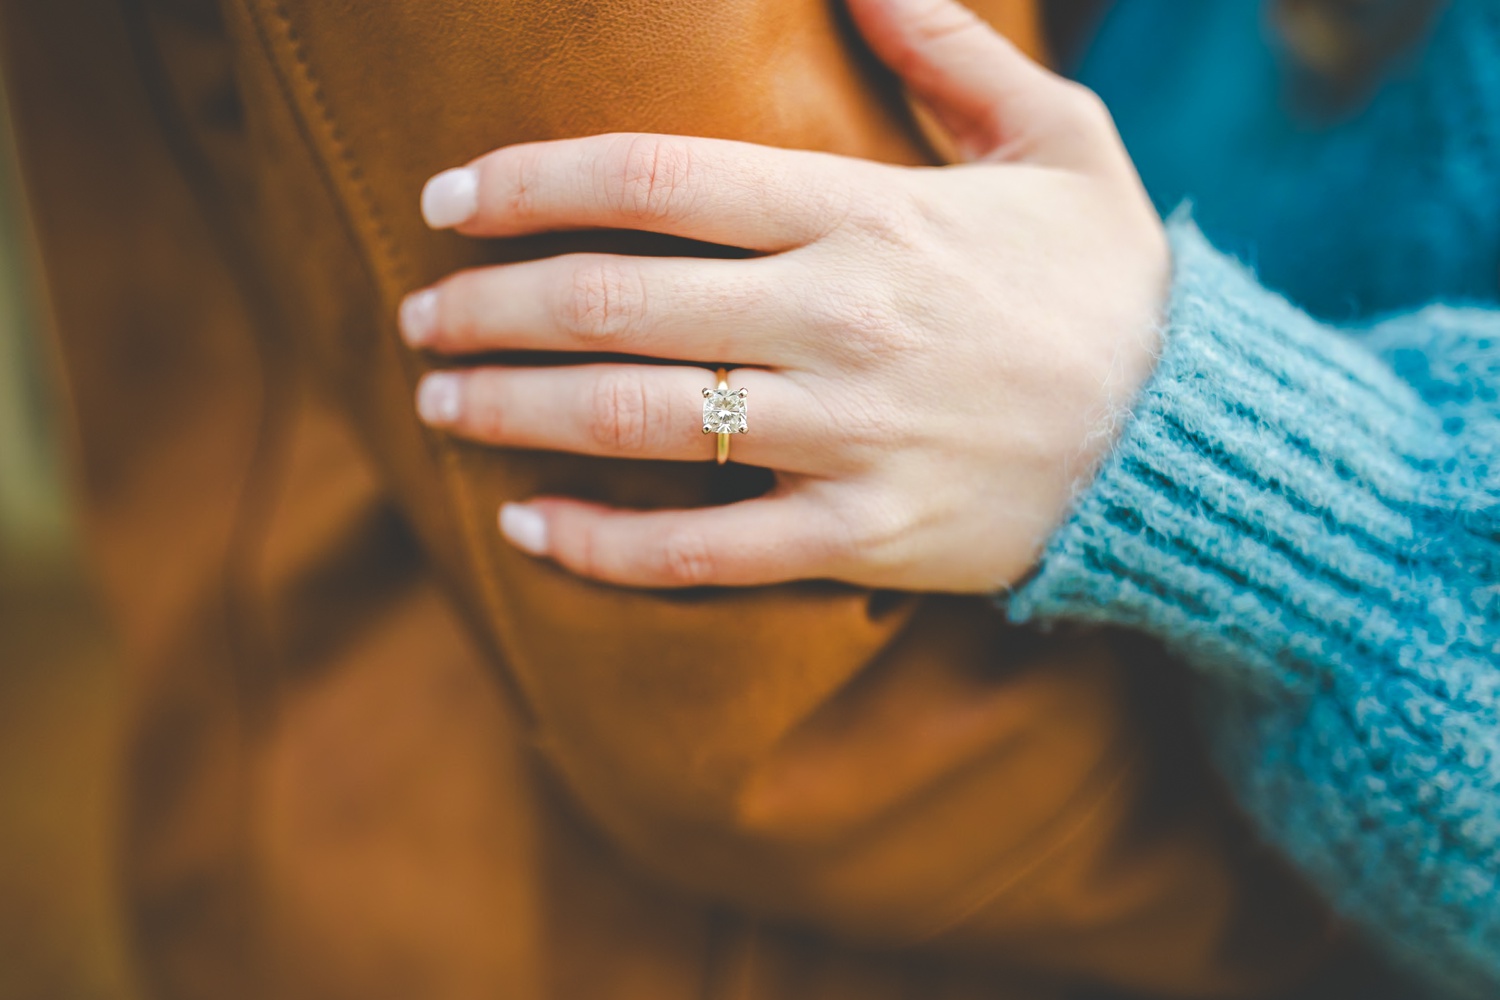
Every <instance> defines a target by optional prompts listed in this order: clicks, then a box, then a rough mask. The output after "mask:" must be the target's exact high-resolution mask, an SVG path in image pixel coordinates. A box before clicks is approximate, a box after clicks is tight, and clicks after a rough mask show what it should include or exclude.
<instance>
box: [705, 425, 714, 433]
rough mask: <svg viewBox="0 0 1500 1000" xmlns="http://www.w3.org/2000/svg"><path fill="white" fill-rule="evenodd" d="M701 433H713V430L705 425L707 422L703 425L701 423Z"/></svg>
mask: <svg viewBox="0 0 1500 1000" xmlns="http://www.w3.org/2000/svg"><path fill="white" fill-rule="evenodd" d="M703 433H705V434H712V433H713V431H711V430H709V428H708V425H707V424H704V425H703Z"/></svg>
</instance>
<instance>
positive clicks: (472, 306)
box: [436, 271, 483, 342]
mask: <svg viewBox="0 0 1500 1000" xmlns="http://www.w3.org/2000/svg"><path fill="white" fill-rule="evenodd" d="M482 285H483V282H482V279H481V278H480V276H479V275H478V274H477V273H475V272H473V271H459V272H458V273H457V274H454V275H451V276H449V277H448V278H447V279H446V280H444V281H443V282H442V284H440V285H438V286H437V300H436V312H437V317H436V319H437V328H438V329H439V330H440V331H442V334H443V336H444V337H446V338H448V339H450V340H453V341H457V342H464V341H468V340H473V339H475V338H476V337H478V336H479V335H480V333H482V330H481V312H482V302H481V300H482V298H483V287H482Z"/></svg>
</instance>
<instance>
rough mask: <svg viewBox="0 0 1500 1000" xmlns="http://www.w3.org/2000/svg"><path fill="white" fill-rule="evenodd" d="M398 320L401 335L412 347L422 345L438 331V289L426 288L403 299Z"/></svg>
mask: <svg viewBox="0 0 1500 1000" xmlns="http://www.w3.org/2000/svg"><path fill="white" fill-rule="evenodd" d="M397 320H398V322H399V324H400V326H401V336H402V337H403V338H405V340H406V342H407V344H409V345H410V346H412V347H421V346H422V345H423V344H425V343H427V342H428V341H430V340H431V339H432V335H433V333H435V332H436V331H437V291H436V290H435V289H432V288H424V289H423V290H422V291H420V292H413V293H411V294H410V295H408V296H407V297H406V298H404V299H402V300H401V309H400V311H399V313H398V316H397Z"/></svg>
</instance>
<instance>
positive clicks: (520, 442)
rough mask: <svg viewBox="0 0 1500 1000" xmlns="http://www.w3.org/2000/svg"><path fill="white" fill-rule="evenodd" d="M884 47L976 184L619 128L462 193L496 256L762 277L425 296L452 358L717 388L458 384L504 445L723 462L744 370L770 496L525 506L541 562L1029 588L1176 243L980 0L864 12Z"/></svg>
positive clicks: (425, 337)
mask: <svg viewBox="0 0 1500 1000" xmlns="http://www.w3.org/2000/svg"><path fill="white" fill-rule="evenodd" d="M850 7H851V9H852V11H853V14H854V16H855V20H856V22H857V23H858V24H859V25H860V27H861V30H862V31H863V32H864V34H865V36H866V38H867V39H868V41H869V43H870V44H871V46H872V47H873V49H874V50H875V51H876V53H877V54H878V55H879V56H880V57H881V58H883V59H884V60H885V61H886V62H887V63H888V64H889V65H890V66H891V67H892V68H893V69H894V70H895V71H896V72H897V73H898V74H899V75H900V76H901V78H902V79H903V80H904V81H905V83H906V84H907V86H908V87H909V88H910V89H911V91H912V93H913V94H914V95H915V96H916V97H917V98H918V99H919V100H920V101H922V102H923V103H924V104H925V105H926V106H927V107H928V108H929V109H930V110H931V112H932V113H933V115H934V117H935V118H936V119H937V121H938V122H939V123H940V124H941V125H942V126H943V127H944V128H946V129H947V130H948V131H949V132H950V133H951V134H952V136H953V138H954V140H955V142H956V144H957V147H958V148H959V149H960V150H962V151H963V153H964V155H965V156H967V157H969V158H970V159H971V161H972V162H970V163H967V164H964V165H959V166H952V167H941V168H915V169H914V168H907V167H893V166H886V165H880V164H874V163H868V162H864V161H859V160H852V159H845V158H840V157H834V156H829V155H823V154H816V153H807V152H790V151H784V150H778V149H771V148H766V147H760V146H753V145H747V144H742V143H733V142H724V141H716V140H708V139H693V138H683V137H674V136H654V135H609V136H598V137H593V138H587V139H577V140H567V141H561V142H551V143H538V144H531V145H522V146H513V147H509V148H506V149H502V150H499V151H497V152H495V153H491V154H489V155H488V156H485V157H483V158H481V159H480V160H477V161H475V162H474V163H472V164H470V165H468V166H467V167H464V168H461V169H459V170H454V171H448V172H446V173H444V174H440V175H438V177H436V178H434V179H433V180H432V181H431V182H429V184H428V186H427V189H426V190H425V191H424V192H423V210H424V212H425V213H426V215H427V218H428V221H429V222H430V223H431V224H432V225H434V226H441V227H450V226H451V227H454V228H456V229H457V230H458V231H459V232H461V233H465V234H468V235H472V236H515V235H520V234H525V233H535V232H540V231H547V230H561V229H581V228H619V229H638V230H649V231H654V232H659V233H667V234H672V235H676V236H682V237H688V238H691V239H696V240H703V241H707V242H711V243H719V244H725V245H729V246H735V247H742V248H745V249H748V250H753V251H759V252H760V253H761V254H762V256H758V257H754V258H751V259H744V260H703V259H669V258H642V257H626V256H609V255H585V254H577V255H570V256H563V257H556V258H551V259H547V260H539V261H534V262H528V263H521V264H510V265H504V266H498V267H489V268H483V269H480V270H475V271H470V272H465V273H461V274H457V275H454V276H453V277H451V278H449V279H447V280H446V281H444V282H442V283H441V284H440V285H438V286H437V287H435V288H432V289H428V290H424V291H421V292H417V293H415V294H414V295H412V296H411V297H410V298H408V299H407V301H406V302H405V303H404V304H403V306H402V310H401V321H402V329H403V331H404V333H405V336H406V337H407V339H408V341H409V342H410V343H411V344H412V345H413V346H416V347H420V348H423V349H426V350H429V351H434V352H438V353H441V354H450V355H451V354H463V353H469V352H488V351H498V350H545V351H582V352H608V353H617V354H625V355H636V356H642V357H651V358H664V359H674V360H679V361H683V362H690V363H692V365H693V366H691V367H689V366H662V365H634V364H586V365H576V366H562V367H543V368H537V367H519V368H504V367H490V368H480V369H475V370H470V371H466V372H462V373H459V372H442V373H434V374H431V375H429V376H427V377H426V379H425V380H424V381H423V383H422V385H421V387H420V388H419V391H418V408H419V410H420V412H421V414H422V417H423V418H424V419H425V420H427V421H428V422H429V423H431V424H433V425H435V426H438V427H441V428H444V429H446V430H448V431H451V432H452V433H455V434H460V435H463V436H465V437H469V438H472V439H474V440H477V441H483V442H488V443H491V444H496V445H504V446H509V447H523V448H541V449H551V450H561V451H572V452H580V453H586V454H591V455H611V456H621V457H629V458H653V459H678V460H682V461H711V460H712V458H713V454H714V438H713V437H712V436H705V435H704V434H703V433H702V428H701V423H702V421H701V409H702V403H703V397H702V394H701V391H702V389H703V388H705V387H709V386H712V385H713V384H714V381H713V374H712V369H714V368H716V367H718V366H719V365H727V366H738V367H735V368H734V371H733V372H732V373H731V376H730V382H731V385H733V386H734V387H735V388H741V387H743V388H745V389H747V390H748V403H749V427H750V433H748V434H746V435H743V436H738V435H737V436H735V437H734V438H733V458H734V459H735V460H736V461H740V462H747V463H751V464H755V465H762V466H766V467H769V468H771V469H774V470H775V471H776V473H777V480H776V482H777V485H776V487H775V489H774V490H773V491H772V492H771V493H769V494H767V495H766V496H764V497H760V498H757V499H753V500H747V501H743V502H740V503H735V504H730V505H727V506H723V507H711V508H703V509H698V510H687V511H652V512H640V511H623V510H613V509H608V508H604V507H601V506H598V505H595V504H588V503H582V502H579V501H575V500H569V499H564V498H558V497H539V498H534V499H531V500H528V501H527V502H525V503H524V504H508V505H506V507H505V509H504V510H503V511H502V512H501V527H502V529H503V530H504V531H505V533H506V535H507V537H509V538H510V539H511V541H512V542H514V543H515V544H517V545H518V546H520V547H521V548H523V549H525V550H526V551H528V552H531V553H533V554H535V555H538V556H545V557H549V558H551V559H554V560H556V561H557V562H558V563H560V564H561V565H563V566H565V567H567V568H569V569H571V570H573V571H574V572H577V573H580V574H583V575H586V576H590V577H595V578H598V579H601V580H606V581H612V582H615V583H620V584H626V585H634V586H648V587H677V586H686V585H699V584H718V585H747V584H761V583H770V582H776V581H782V580H788V579H795V578H804V577H820V578H834V579H840V580H846V581H850V582H853V583H858V584H864V585H868V586H876V587H892V588H901V589H910V590H927V591H990V590H994V589H996V588H999V587H1001V586H1004V585H1006V584H1009V583H1011V582H1013V581H1015V580H1016V579H1017V578H1019V577H1020V576H1021V575H1022V574H1024V573H1025V572H1026V570H1027V569H1028V568H1029V567H1030V566H1031V565H1032V563H1033V562H1034V561H1035V560H1036V558H1037V557H1038V554H1039V552H1040V550H1041V547H1042V545H1043V543H1044V542H1045V540H1046V538H1047V536H1048V535H1049V534H1050V533H1051V532H1052V530H1053V529H1054V528H1055V527H1056V526H1057V525H1058V524H1059V523H1060V522H1061V521H1062V519H1063V518H1064V517H1065V515H1066V512H1067V508H1068V504H1069V501H1070V497H1071V495H1072V493H1073V491H1074V489H1075V488H1076V486H1077V485H1078V484H1079V482H1080V480H1081V479H1084V478H1086V477H1087V476H1088V475H1089V474H1090V473H1091V471H1092V470H1093V468H1094V467H1095V465H1096V464H1097V461H1098V460H1099V458H1100V457H1101V455H1102V454H1103V452H1104V451H1105V450H1106V449H1107V448H1108V447H1109V445H1110V443H1111V442H1112V440H1113V437H1114V431H1115V426H1116V423H1117V422H1118V415H1119V414H1120V413H1121V412H1122V409H1123V408H1124V407H1125V406H1128V405H1129V402H1130V400H1131V399H1132V397H1133V396H1134V394H1135V392H1136V391H1137V390H1138V388H1139V387H1140V386H1141V384H1142V383H1143V382H1144V380H1145V379H1146V377H1147V375H1148V374H1149V372H1150V370H1151V366H1152V360H1153V356H1154V350H1155V345H1156V338H1157V322H1158V313H1159V310H1160V308H1161V303H1162V300H1163V297H1164V295H1165V287H1166V283H1167V280H1168V277H1167V275H1168V270H1169V261H1168V250H1167V244H1166V239H1165V235H1164V233H1163V230H1162V226H1161V222H1160V220H1159V219H1158V218H1157V216H1156V213H1155V211H1154V210H1153V208H1152V206H1151V204H1150V203H1149V201H1148V200H1147V198H1146V196H1145V194H1144V192H1143V191H1142V189H1141V186H1140V183H1139V181H1138V179H1137V177H1136V174H1135V171H1134V168H1133V167H1132V165H1131V163H1130V160H1129V158H1128V157H1127V156H1126V154H1125V151H1124V149H1123V148H1122V146H1121V144H1120V141H1119V139H1118V137H1117V135H1116V133H1115V131H1114V127H1113V125H1112V123H1111V122H1110V119H1109V115H1108V114H1107V112H1106V111H1105V110H1104V108H1103V106H1102V105H1101V104H1100V102H1099V101H1098V99H1097V98H1096V97H1094V95H1093V94H1091V93H1090V92H1088V91H1087V90H1085V89H1083V88H1081V87H1079V86H1077V85H1075V84H1072V83H1069V82H1067V81H1064V80H1062V79H1060V78H1058V77H1056V76H1054V75H1052V74H1051V73H1049V72H1047V71H1046V70H1044V69H1042V68H1041V67H1039V66H1037V65H1036V64H1034V63H1032V62H1030V61H1029V60H1027V59H1026V58H1025V57H1024V56H1022V55H1021V54H1020V53H1019V52H1018V51H1016V50H1015V49H1014V48H1013V47H1012V46H1011V45H1010V44H1009V43H1008V42H1006V41H1004V40H1003V39H1001V38H1000V37H999V36H997V35H996V34H994V33H993V32H992V31H991V30H990V29H989V28H988V27H987V26H985V25H983V24H982V23H981V22H980V21H979V20H978V19H977V18H975V17H974V16H973V15H972V14H971V13H969V12H968V11H967V10H966V9H964V8H962V7H960V6H959V5H958V4H957V3H954V2H951V0H850Z"/></svg>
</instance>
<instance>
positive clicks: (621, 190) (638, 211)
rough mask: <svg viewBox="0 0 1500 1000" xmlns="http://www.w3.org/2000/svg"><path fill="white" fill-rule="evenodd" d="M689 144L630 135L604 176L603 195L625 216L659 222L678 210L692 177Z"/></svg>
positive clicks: (661, 137) (669, 138)
mask: <svg viewBox="0 0 1500 1000" xmlns="http://www.w3.org/2000/svg"><path fill="white" fill-rule="evenodd" d="M692 173H693V164H692V152H691V149H690V147H689V146H688V145H687V144H686V143H684V142H682V141H681V140H678V139H674V138H672V137H663V136H650V135H647V136H631V137H629V138H628V139H625V140H624V141H623V142H622V143H621V145H620V146H619V152H618V154H617V156H616V157H614V158H612V166H611V167H610V172H609V174H608V175H607V177H606V185H607V186H606V197H608V198H609V199H610V201H611V202H612V203H613V204H614V206H615V207H616V208H617V209H618V210H619V211H620V212H621V214H623V215H624V216H626V217H627V218H632V219H638V220H641V221H660V220H662V219H664V218H668V217H670V216H672V215H674V214H675V213H676V212H678V211H679V210H680V208H681V205H682V201H683V200H684V197H685V194H686V191H687V188H688V184H689V182H690V180H691V178H692Z"/></svg>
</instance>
